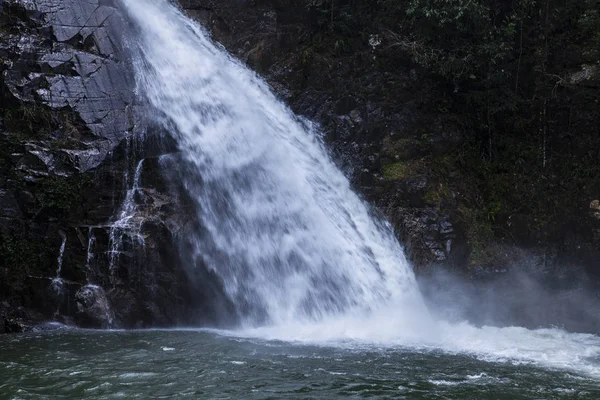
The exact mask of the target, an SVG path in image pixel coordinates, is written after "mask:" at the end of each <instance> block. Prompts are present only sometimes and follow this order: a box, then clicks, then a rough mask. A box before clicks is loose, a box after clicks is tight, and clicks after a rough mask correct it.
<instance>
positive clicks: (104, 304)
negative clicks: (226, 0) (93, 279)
mask: <svg viewBox="0 0 600 400" xmlns="http://www.w3.org/2000/svg"><path fill="white" fill-rule="evenodd" d="M75 300H76V302H77V313H76V314H75V318H76V321H77V323H78V325H79V326H82V327H85V328H110V327H111V326H112V322H113V316H112V311H111V307H110V304H109V302H108V299H107V297H106V293H104V289H102V288H101V287H100V286H96V285H86V286H84V287H82V288H81V289H79V290H78V291H77V293H76V294H75Z"/></svg>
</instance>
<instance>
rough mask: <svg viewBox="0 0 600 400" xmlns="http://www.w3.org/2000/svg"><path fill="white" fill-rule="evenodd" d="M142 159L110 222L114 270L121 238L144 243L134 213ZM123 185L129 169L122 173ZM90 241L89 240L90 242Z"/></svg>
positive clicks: (119, 250)
mask: <svg viewBox="0 0 600 400" xmlns="http://www.w3.org/2000/svg"><path fill="white" fill-rule="evenodd" d="M143 164H144V160H143V159H142V160H140V161H139V162H138V163H137V165H136V167H135V171H134V174H133V181H132V182H131V184H130V185H129V188H128V189H127V191H126V193H125V199H124V200H123V203H122V205H121V209H120V211H119V214H118V216H117V217H116V220H115V221H114V222H113V223H112V224H111V227H110V234H109V241H110V257H109V269H110V271H113V270H114V266H115V263H116V262H117V259H118V257H119V254H120V253H121V252H122V251H123V247H124V245H123V240H124V239H125V236H130V237H131V239H133V241H134V242H135V243H136V244H139V245H142V246H143V245H144V237H143V236H142V235H141V233H140V228H141V225H142V220H141V218H139V216H138V215H136V213H137V210H138V205H137V203H136V195H137V194H138V192H139V190H140V177H141V174H142V166H143ZM124 181H125V185H128V183H129V171H125V173H124ZM90 243H91V242H90ZM89 257H90V253H89V251H88V265H89V262H90V261H91V260H90V259H89Z"/></svg>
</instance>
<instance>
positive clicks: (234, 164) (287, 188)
mask: <svg viewBox="0 0 600 400" xmlns="http://www.w3.org/2000/svg"><path fill="white" fill-rule="evenodd" d="M123 4H124V6H125V9H126V12H127V13H128V15H129V18H130V20H131V21H132V22H133V24H134V26H135V34H134V35H133V36H134V37H133V38H131V39H130V40H129V47H130V48H131V49H132V52H133V57H134V64H135V72H136V79H137V85H138V91H139V93H140V95H141V96H143V97H144V98H145V99H146V100H147V103H148V105H149V107H150V111H149V115H151V116H153V117H154V118H156V121H157V122H158V123H160V124H162V126H163V127H164V128H165V130H166V131H168V132H170V134H171V135H172V136H173V137H174V138H175V139H176V141H177V144H178V147H179V149H180V151H181V155H182V160H181V163H180V164H181V169H182V173H181V175H182V176H183V180H184V184H185V187H186V189H187V191H188V193H189V195H190V197H191V198H193V199H194V200H195V202H196V206H197V207H196V209H197V220H198V223H199V225H200V226H201V229H198V230H197V231H196V232H193V233H192V236H193V237H192V238H188V239H189V240H190V241H192V242H193V243H194V246H193V247H194V251H193V254H192V255H191V257H192V261H190V268H193V267H194V265H196V263H197V262H201V263H202V264H203V265H206V266H207V267H208V268H209V269H211V270H212V271H214V273H215V274H216V275H217V276H218V277H220V279H221V280H222V282H223V285H224V287H225V291H226V294H227V295H228V296H229V298H230V299H231V300H232V302H233V303H234V304H236V306H237V307H238V311H239V313H240V314H241V315H242V317H243V319H244V322H246V323H247V324H248V325H250V326H252V325H259V324H262V323H284V322H289V321H302V320H305V321H318V320H322V319H323V318H324V317H334V316H338V315H342V314H345V313H346V314H348V313H357V312H373V311H374V310H377V309H379V308H381V307H382V306H384V305H386V306H389V305H391V304H393V305H394V308H395V309H396V310H398V313H402V312H409V311H411V312H421V313H426V311H425V308H424V306H423V302H422V299H421V296H420V293H419V291H418V289H417V285H416V282H415V278H414V275H413V273H412V271H411V269H410V267H409V265H408V263H407V260H406V258H405V256H404V253H403V250H402V248H401V247H400V245H399V244H398V242H397V240H396V238H395V237H394V235H393V232H392V229H391V227H390V226H389V224H386V223H382V222H379V221H377V220H376V219H374V218H373V217H372V216H371V214H370V210H369V208H368V207H367V205H366V204H365V203H364V202H362V201H361V200H360V198H359V197H358V196H357V195H356V194H355V193H353V191H352V190H351V187H350V184H349V182H348V180H347V178H346V177H345V176H344V175H343V174H342V172H340V171H339V170H338V168H336V166H335V165H334V163H333V162H332V161H331V159H330V158H329V156H328V154H327V151H326V150H325V148H324V146H323V144H322V143H321V140H320V135H319V132H318V130H317V129H316V128H315V127H314V126H312V125H311V124H310V123H306V122H303V121H302V120H300V119H299V118H297V117H296V116H294V115H293V114H292V113H291V112H290V110H289V109H288V108H286V106H285V105H284V104H282V103H281V102H280V101H278V100H277V99H276V97H275V96H274V95H273V94H272V93H271V91H270V89H269V87H268V86H267V85H266V84H265V82H263V81H262V80H261V79H260V78H259V77H258V76H256V75H255V74H254V73H253V72H251V71H250V70H248V69H247V68H245V67H244V66H243V65H241V64H240V63H239V62H238V61H236V60H235V59H233V58H232V57H230V56H229V55H228V54H227V53H226V52H225V51H224V50H223V49H222V48H221V47H219V46H217V45H215V44H214V43H213V42H212V41H211V40H210V38H209V36H208V34H207V32H206V31H205V30H204V29H203V28H202V27H200V26H198V25H197V24H195V23H194V22H192V21H191V20H190V19H188V18H186V17H185V16H184V15H183V14H182V13H181V12H180V11H179V10H178V9H177V8H176V7H174V6H172V5H171V4H170V3H169V2H168V1H167V0H123ZM194 257H195V260H194V259H193V258H194ZM415 310H418V311H415Z"/></svg>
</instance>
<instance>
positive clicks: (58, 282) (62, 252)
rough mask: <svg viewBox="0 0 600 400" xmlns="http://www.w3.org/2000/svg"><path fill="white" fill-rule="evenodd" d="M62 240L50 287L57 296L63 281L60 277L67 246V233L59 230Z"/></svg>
mask: <svg viewBox="0 0 600 400" xmlns="http://www.w3.org/2000/svg"><path fill="white" fill-rule="evenodd" d="M60 236H61V237H62V242H61V243H60V249H59V250H58V258H57V260H56V265H57V267H56V276H55V277H54V278H53V279H52V283H51V285H50V286H51V287H52V290H53V291H54V293H55V294H56V295H58V296H60V295H62V291H63V286H64V281H63V279H62V277H61V274H62V265H63V258H64V255H65V248H66V246H67V235H65V233H64V232H63V231H60Z"/></svg>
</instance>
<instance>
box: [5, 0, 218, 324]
mask: <svg viewBox="0 0 600 400" xmlns="http://www.w3.org/2000/svg"><path fill="white" fill-rule="evenodd" d="M111 4H112V3H111V2H110V1H109V2H107V1H102V0H92V1H86V2H80V1H77V0H69V1H55V0H40V1H36V2H31V1H28V0H11V1H2V2H0V104H1V106H0V301H2V302H3V303H2V304H3V307H2V312H1V313H0V321H2V323H1V324H0V332H3V331H9V332H13V331H19V330H24V329H29V327H30V326H32V324H33V325H35V324H36V323H38V322H41V321H43V320H52V319H57V320H59V321H63V322H65V323H73V322H75V323H77V324H78V325H81V326H89V327H102V328H106V327H111V326H112V327H145V326H157V325H160V326H167V325H168V326H172V325H176V324H192V323H193V324H196V325H199V324H202V323H207V322H209V321H210V322H214V321H215V319H216V318H217V316H215V315H214V313H213V314H211V315H205V314H203V312H202V310H206V309H207V308H209V306H208V305H210V304H211V302H212V301H213V299H211V298H206V296H205V294H198V293H207V291H204V292H202V289H201V288H202V287H203V286H207V285H210V287H212V288H214V290H213V291H212V292H210V293H211V294H212V295H214V296H217V295H218V294H219V293H218V291H219V285H218V282H216V283H214V282H211V283H206V282H205V281H204V280H203V279H204V278H206V279H209V278H210V277H209V276H204V275H203V274H204V271H202V270H201V268H198V269H196V270H195V271H194V272H189V273H188V272H186V269H185V268H183V267H182V265H181V260H180V258H179V251H178V244H177V243H178V242H179V241H178V240H176V236H177V235H178V234H179V229H178V228H177V227H178V226H180V225H182V223H181V221H182V220H183V219H184V218H185V213H186V210H185V207H184V206H182V205H181V204H179V203H178V200H176V199H175V197H174V196H173V191H172V190H171V189H172V188H170V187H168V186H167V185H166V184H165V182H164V179H163V178H162V175H161V170H160V168H159V164H160V159H161V157H163V156H162V154H166V153H169V152H173V150H174V148H173V146H171V145H169V144H168V143H165V141H164V140H163V141H161V142H160V143H158V142H159V141H158V140H155V139H153V138H152V137H153V133H152V130H153V128H152V127H149V126H145V125H143V124H141V123H140V120H141V118H140V113H141V111H140V108H139V107H137V106H136V104H135V102H134V92H133V91H134V89H135V87H134V85H135V82H134V78H133V74H132V71H131V68H130V65H131V62H130V60H129V58H128V53H127V49H126V48H124V46H123V42H122V39H121V38H122V32H121V30H122V29H124V27H125V26H126V24H125V22H124V20H123V18H122V17H121V15H120V14H119V12H118V11H117V9H116V8H115V7H113V6H112V5H111ZM63 240H64V246H63ZM63 247H64V253H63V250H61V249H62V248H63ZM59 253H60V254H59ZM53 280H54V281H55V282H60V285H56V284H55V285H53V286H54V289H51V286H52V285H51V282H52V281H53ZM215 301H216V300H215Z"/></svg>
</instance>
